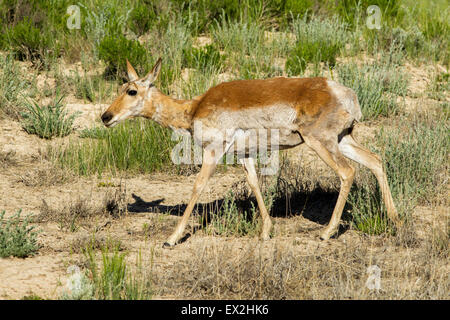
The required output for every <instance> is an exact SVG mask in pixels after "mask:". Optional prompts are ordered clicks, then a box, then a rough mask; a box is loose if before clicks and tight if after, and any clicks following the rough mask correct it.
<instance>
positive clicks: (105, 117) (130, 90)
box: [102, 58, 161, 128]
mask: <svg viewBox="0 0 450 320" xmlns="http://www.w3.org/2000/svg"><path fill="white" fill-rule="evenodd" d="M160 70H161V58H159V59H158V61H157V62H156V64H155V66H154V67H153V69H152V70H151V71H150V72H149V73H148V74H147V75H146V76H145V77H144V78H139V76H138V75H137V73H136V70H134V68H133V66H132V65H131V64H130V62H129V61H128V60H127V73H128V78H129V81H128V82H127V83H125V84H123V85H122V87H121V88H120V91H119V96H118V97H117V98H116V99H115V100H114V101H113V103H112V104H111V105H110V106H109V108H108V109H107V110H106V111H105V112H104V113H103V114H102V121H103V123H104V124H105V126H106V127H108V128H111V127H114V126H115V125H117V124H118V123H119V122H121V121H123V120H125V119H128V118H132V117H140V116H141V117H148V118H150V117H151V116H152V114H153V113H154V106H153V104H152V94H153V93H155V92H156V91H157V89H156V88H155V87H154V85H153V82H154V81H155V80H156V78H157V77H158V74H159V71H160Z"/></svg>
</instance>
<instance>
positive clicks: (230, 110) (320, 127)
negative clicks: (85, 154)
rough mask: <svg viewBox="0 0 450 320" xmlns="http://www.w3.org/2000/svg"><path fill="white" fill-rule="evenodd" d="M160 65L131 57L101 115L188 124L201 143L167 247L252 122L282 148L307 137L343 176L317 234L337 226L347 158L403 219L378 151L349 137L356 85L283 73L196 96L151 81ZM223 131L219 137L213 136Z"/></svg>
mask: <svg viewBox="0 0 450 320" xmlns="http://www.w3.org/2000/svg"><path fill="white" fill-rule="evenodd" d="M160 70H161V58H160V59H159V60H158V61H157V62H156V64H155V66H154V67H153V69H152V70H151V71H150V72H149V73H148V74H147V75H146V76H145V77H144V78H139V76H138V75H137V73H136V71H135V70H134V68H133V67H132V66H131V64H130V63H129V62H128V61H127V71H128V77H129V82H128V83H126V84H124V85H123V86H122V88H121V91H120V95H119V97H117V98H116V100H115V101H114V102H113V103H112V104H111V106H110V107H109V108H108V109H107V110H106V111H105V112H104V113H103V115H102V121H103V123H104V124H105V126H107V127H113V126H115V125H116V124H118V123H119V122H120V121H122V120H125V119H127V118H130V117H138V116H141V117H145V118H148V119H152V120H154V121H156V122H158V123H159V124H160V125H162V126H164V127H170V128H172V129H175V130H180V129H181V130H185V131H187V132H189V133H190V134H192V135H193V137H194V139H195V141H196V142H197V143H200V144H201V146H202V148H203V162H202V167H201V170H200V173H199V174H198V177H197V178H196V181H195V184H194V188H193V193H192V197H191V199H190V201H189V204H188V206H187V207H186V210H185V212H184V214H183V217H182V218H181V220H180V221H179V223H178V225H177V227H176V229H175V231H174V232H173V233H172V235H171V236H170V237H169V238H168V239H167V242H165V243H164V246H165V247H170V246H173V245H175V244H176V243H177V241H178V240H179V239H180V238H181V236H182V234H183V232H184V229H185V227H186V224H187V222H188V219H189V216H190V215H191V212H192V210H193V209H194V206H195V204H196V202H197V200H198V198H199V196H200V193H201V192H202V190H203V189H204V187H205V186H206V184H207V182H208V179H209V178H210V177H211V176H212V174H213V172H214V169H215V167H216V164H217V162H218V161H219V160H220V158H221V157H222V156H223V155H224V153H226V152H227V151H228V150H229V148H231V146H232V145H233V144H237V143H238V142H239V141H240V140H241V142H242V140H245V141H247V140H246V139H248V138H249V137H248V135H246V133H247V132H249V131H250V129H262V130H272V129H276V130H278V132H279V146H278V147H279V149H286V148H292V147H295V146H297V145H299V144H301V143H305V144H306V145H308V146H309V147H310V148H312V149H313V150H314V151H315V152H316V153H317V154H318V155H319V157H320V158H321V159H322V160H323V161H325V163H326V164H328V165H329V166H330V167H331V168H332V169H333V170H334V171H335V172H336V174H337V175H338V176H339V178H340V181H341V187H340V191H339V196H338V199H337V202H336V205H335V208H334V210H333V214H332V217H331V220H330V222H329V224H328V225H327V226H326V227H325V228H324V230H323V231H322V232H321V234H320V238H321V239H323V240H327V239H329V238H330V237H331V236H332V235H333V234H334V233H335V232H336V231H337V229H338V226H339V221H340V218H341V214H342V211H343V208H344V205H345V202H346V200H347V195H348V193H349V191H350V187H351V185H352V183H353V178H354V175H355V169H354V168H353V166H352V165H351V164H350V163H349V162H348V160H347V158H348V159H351V160H353V161H356V162H358V163H360V164H362V165H364V166H366V167H368V168H369V169H370V170H371V171H372V172H373V173H374V174H375V176H376V178H377V180H378V183H379V184H380V188H381V192H382V196H383V201H384V203H385V205H386V209H387V213H388V216H389V218H390V219H391V220H393V221H394V222H395V223H396V224H397V225H400V224H401V221H400V219H399V217H398V214H397V211H396V209H395V205H394V202H393V200H392V196H391V192H390V190H389V185H388V181H387V177H386V174H385V172H384V170H383V167H382V162H381V160H380V157H379V156H378V155H376V154H374V153H372V152H370V151H369V150H367V149H366V148H364V147H363V146H361V145H360V144H359V143H358V142H356V141H355V139H354V138H353V137H352V129H353V126H354V125H355V123H356V122H358V121H359V120H360V118H361V109H360V106H359V103H358V99H357V96H356V94H355V93H354V91H353V90H351V89H349V88H347V87H344V86H342V85H340V84H338V83H336V82H334V81H330V80H326V79H325V78H284V77H279V78H273V79H265V80H236V81H230V82H225V83H221V84H219V85H217V86H215V87H213V88H210V89H209V90H208V91H207V92H206V93H205V94H203V95H201V96H198V97H195V98H194V99H192V100H176V99H173V98H170V97H168V96H166V95H164V94H163V93H162V92H161V91H160V90H158V89H157V88H156V87H155V86H154V82H155V80H156V78H157V77H158V74H159V72H160ZM194 122H199V123H201V125H202V130H201V132H200V133H199V132H196V131H194V130H193V128H194V125H193V124H194ZM218 134H220V135H221V137H222V139H216V137H217V135H218ZM245 141H244V142H245ZM244 145H245V143H244ZM246 146H247V145H246ZM217 150H220V151H217ZM240 161H241V162H242V164H243V166H244V169H245V173H246V177H247V181H248V183H249V185H250V187H251V189H252V191H253V193H254V194H255V196H256V200H257V203H258V208H259V211H260V214H261V218H262V222H263V223H262V232H261V238H262V239H264V240H265V239H268V238H269V232H270V229H271V227H272V222H271V220H270V217H269V214H268V212H267V209H266V207H265V205H264V201H263V197H262V195H261V191H260V189H259V186H258V179H257V175H256V170H255V159H254V157H252V156H250V155H249V153H248V152H247V151H246V152H244V154H243V156H242V157H241V159H240Z"/></svg>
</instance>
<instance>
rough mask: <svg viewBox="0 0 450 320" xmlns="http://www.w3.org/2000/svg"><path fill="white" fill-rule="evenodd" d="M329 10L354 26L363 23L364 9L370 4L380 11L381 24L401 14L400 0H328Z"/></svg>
mask: <svg viewBox="0 0 450 320" xmlns="http://www.w3.org/2000/svg"><path fill="white" fill-rule="evenodd" d="M328 5H329V8H328V9H329V11H330V12H336V13H338V14H339V15H340V17H341V18H342V19H343V20H344V21H345V22H346V23H348V24H349V25H351V26H356V24H357V23H358V22H359V23H361V22H362V23H365V18H366V10H367V8H368V7H369V6H371V5H376V6H378V7H379V8H380V11H381V19H382V20H381V21H382V24H385V23H386V22H389V21H392V20H395V19H396V18H397V17H398V16H399V15H400V14H401V10H400V7H401V1H400V0H340V1H329V2H328Z"/></svg>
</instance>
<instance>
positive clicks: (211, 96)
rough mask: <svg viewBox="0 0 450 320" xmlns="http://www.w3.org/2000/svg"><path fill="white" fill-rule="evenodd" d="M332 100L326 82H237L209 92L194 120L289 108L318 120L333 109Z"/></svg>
mask: <svg viewBox="0 0 450 320" xmlns="http://www.w3.org/2000/svg"><path fill="white" fill-rule="evenodd" d="M332 100H333V97H332V96H331V94H330V91H329V88H328V85H327V82H326V79H325V78H284V77H279V78H272V79H265V80H236V81H230V82H224V83H221V84H219V85H217V86H215V87H213V88H211V89H209V90H208V91H207V92H206V93H205V94H204V95H203V96H202V98H201V99H200V101H199V102H198V104H197V106H196V107H194V108H193V109H194V114H193V116H194V117H195V118H206V117H207V116H208V115H210V114H211V112H213V111H216V110H217V108H226V109H227V110H239V109H245V108H261V107H262V108H264V107H265V106H272V105H274V104H279V103H282V104H287V105H290V106H292V107H293V108H295V109H296V110H297V114H298V115H303V114H304V115H308V116H310V117H313V116H317V115H318V114H319V113H320V112H322V111H323V110H325V109H326V108H327V107H330V104H331V103H332Z"/></svg>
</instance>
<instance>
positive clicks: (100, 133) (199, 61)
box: [0, 0, 450, 299]
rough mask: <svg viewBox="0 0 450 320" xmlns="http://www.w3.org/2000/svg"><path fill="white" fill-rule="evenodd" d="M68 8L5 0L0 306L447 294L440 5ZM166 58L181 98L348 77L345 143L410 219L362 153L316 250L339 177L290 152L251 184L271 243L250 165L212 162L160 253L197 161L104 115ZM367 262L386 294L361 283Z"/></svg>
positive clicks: (155, 132)
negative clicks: (358, 145)
mask: <svg viewBox="0 0 450 320" xmlns="http://www.w3.org/2000/svg"><path fill="white" fill-rule="evenodd" d="M73 4H74V3H72V2H71V1H68V0H60V1H53V0H37V1H26V0H5V1H2V2H1V3H0V29H1V33H0V269H2V270H5V272H4V273H3V274H2V273H0V299H3V298H5V299H9V298H13V299H20V298H26V299H31V298H33V299H38V298H42V299H159V298H163V299H167V298H169V299H170V298H184V299H228V298H230V299H448V298H449V292H450V290H449V289H450V279H449V274H450V273H449V264H448V258H449V237H450V231H449V202H448V191H449V171H448V170H449V161H448V160H449V149H450V137H449V132H450V130H449V124H450V122H449V121H450V120H449V115H450V113H449V98H450V96H449V84H448V83H449V71H448V68H449V52H450V50H449V41H448V39H449V38H450V37H449V21H450V19H449V6H448V1H446V0H439V1H432V2H430V1H424V0H423V1H422V0H419V1H410V0H404V1H394V0H373V1H370V0H345V1H332V0H326V1H316V0H304V1H295V0H219V1H207V0H194V1H182V0H170V1H163V0H154V1H147V0H124V1H119V0H107V1H100V0H83V1H78V2H76V6H75V8H73V7H72V8H71V9H69V10H68V8H69V7H70V6H71V5H73ZM371 5H375V6H377V8H378V9H379V11H377V12H378V13H376V14H379V20H377V19H378V18H377V17H375V16H374V12H373V11H371V10H368V8H369V6H371ZM78 23H79V24H78ZM374 24H375V25H374ZM159 57H162V59H163V64H162V70H161V73H160V75H159V78H158V81H157V83H156V86H157V87H158V88H159V89H160V90H161V91H162V92H163V93H165V94H167V95H170V96H172V97H176V98H180V99H181V98H185V99H187V98H192V97H195V96H197V95H199V94H202V93H204V92H205V91H206V90H208V89H209V88H210V87H212V86H214V85H216V84H218V83H220V82H223V81H230V80H235V79H257V78H270V77H277V76H287V77H315V76H321V77H326V78H328V79H333V80H335V81H337V82H339V83H342V84H344V85H345V86H347V87H350V88H352V89H353V90H354V91H355V92H356V93H357V95H358V99H359V102H360V105H361V108H362V113H363V119H362V120H363V121H362V123H360V124H358V125H357V126H356V127H355V131H354V135H355V137H356V138H357V139H358V140H359V141H361V142H362V143H363V144H364V145H365V146H367V147H368V148H369V149H371V150H373V151H374V152H376V153H378V154H379V155H380V156H381V157H382V159H383V163H384V166H385V169H386V172H387V176H388V179H389V185H390V188H391V190H392V194H393V198H394V201H395V203H396V206H397V209H398V210H399V213H400V216H401V219H402V220H403V222H404V224H403V228H401V229H397V228H395V227H394V226H393V225H391V223H390V222H389V220H388V219H387V217H386V212H385V208H384V206H383V205H382V200H381V192H380V190H379V188H378V184H377V181H376V179H375V177H374V176H373V175H372V173H371V172H369V171H368V170H366V169H365V168H362V167H359V166H357V165H356V164H355V167H356V168H357V174H356V178H355V183H354V185H353V187H352V189H351V192H350V195H349V199H348V201H347V204H346V207H345V209H344V217H343V221H342V223H341V228H340V231H339V234H338V236H337V237H335V238H333V239H330V240H329V241H328V242H321V241H320V240H319V238H318V233H319V230H320V229H321V228H323V227H324V226H325V225H326V224H327V223H328V221H329V218H330V216H331V212H332V210H333V207H334V204H335V202H336V199H337V194H338V190H339V184H340V182H339V179H338V178H337V177H336V176H335V175H334V173H333V172H332V171H331V170H330V169H329V168H328V167H326V165H325V164H323V163H322V162H321V160H320V159H319V158H318V157H317V156H316V155H315V154H314V153H313V152H311V151H309V150H308V149H307V147H305V146H303V145H302V146H299V147H296V148H295V149H294V150H290V151H282V152H280V163H279V170H278V171H277V173H276V174H275V175H272V176H261V177H260V184H261V188H262V193H263V196H264V201H265V204H266V206H267V208H268V210H269V211H270V213H271V215H272V217H273V222H274V226H275V228H274V230H273V232H272V234H271V239H270V240H269V241H267V242H260V241H259V240H258V239H257V235H258V234H259V231H260V228H261V226H260V220H259V217H258V215H259V212H258V206H257V204H256V200H255V198H254V196H253V195H252V194H251V192H250V190H249V188H248V186H247V184H246V183H245V176H244V173H243V172H242V169H241V168H240V166H238V165H235V164H226V161H225V160H224V161H223V165H220V166H219V167H218V169H217V171H216V175H215V176H214V178H213V179H212V180H211V182H210V183H209V190H207V191H206V192H205V194H204V195H202V197H201V198H200V203H199V204H198V205H197V206H196V209H195V212H194V215H193V217H191V220H190V223H189V232H188V233H187V234H186V236H185V237H184V239H183V242H182V243H180V244H179V245H178V246H177V247H175V248H174V249H172V250H165V251H164V250H163V249H162V248H161V244H162V242H163V241H164V240H165V238H166V237H167V236H168V235H169V234H170V233H171V231H172V230H173V228H174V226H175V224H176V222H177V221H178V219H179V215H181V214H182V213H183V210H184V208H185V207H186V203H187V201H188V199H189V197H190V192H191V190H192V185H193V182H194V179H195V174H196V173H197V172H198V171H199V166H198V165H196V164H175V163H174V162H173V161H172V159H171V152H172V150H173V149H174V147H175V146H176V145H177V144H178V143H180V141H181V139H183V138H182V137H180V136H178V135H176V134H174V133H173V132H172V131H171V130H170V129H167V128H163V127H161V126H159V125H158V124H156V123H154V122H152V121H150V120H144V119H133V120H127V121H125V122H124V123H122V124H120V125H118V126H117V127H114V128H111V129H107V128H105V127H104V126H103V125H102V123H101V121H100V115H101V112H102V111H104V110H105V108H106V107H107V106H108V105H109V104H110V103H111V102H112V101H113V99H114V97H115V96H116V95H117V92H118V90H119V88H120V86H121V85H122V84H123V83H124V82H126V81H127V73H126V59H128V60H129V61H130V62H131V64H132V65H133V66H134V67H135V68H136V70H137V72H138V74H139V75H141V76H144V75H145V74H146V73H147V72H148V71H149V70H150V69H151V67H152V66H153V65H154V63H155V61H156V60H157V59H158V58H159ZM374 265H375V266H378V267H379V268H380V269H381V288H380V289H373V288H372V289H371V288H370V286H368V285H367V282H366V280H367V279H368V277H369V276H370V275H369V274H368V273H367V270H368V268H369V267H371V266H374ZM35 268H36V269H35ZM8 270H21V271H22V273H21V274H23V275H24V277H25V278H26V279H25V280H23V279H21V278H20V277H19V276H17V277H16V276H13V274H15V272H12V271H11V272H9V273H8ZM37 270H40V271H37ZM42 274H46V276H47V278H46V279H45V280H44V279H43V278H42ZM8 275H9V276H8ZM43 282H45V283H46V285H44V286H42V285H41V284H42V283H43ZM19 284H20V285H19Z"/></svg>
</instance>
